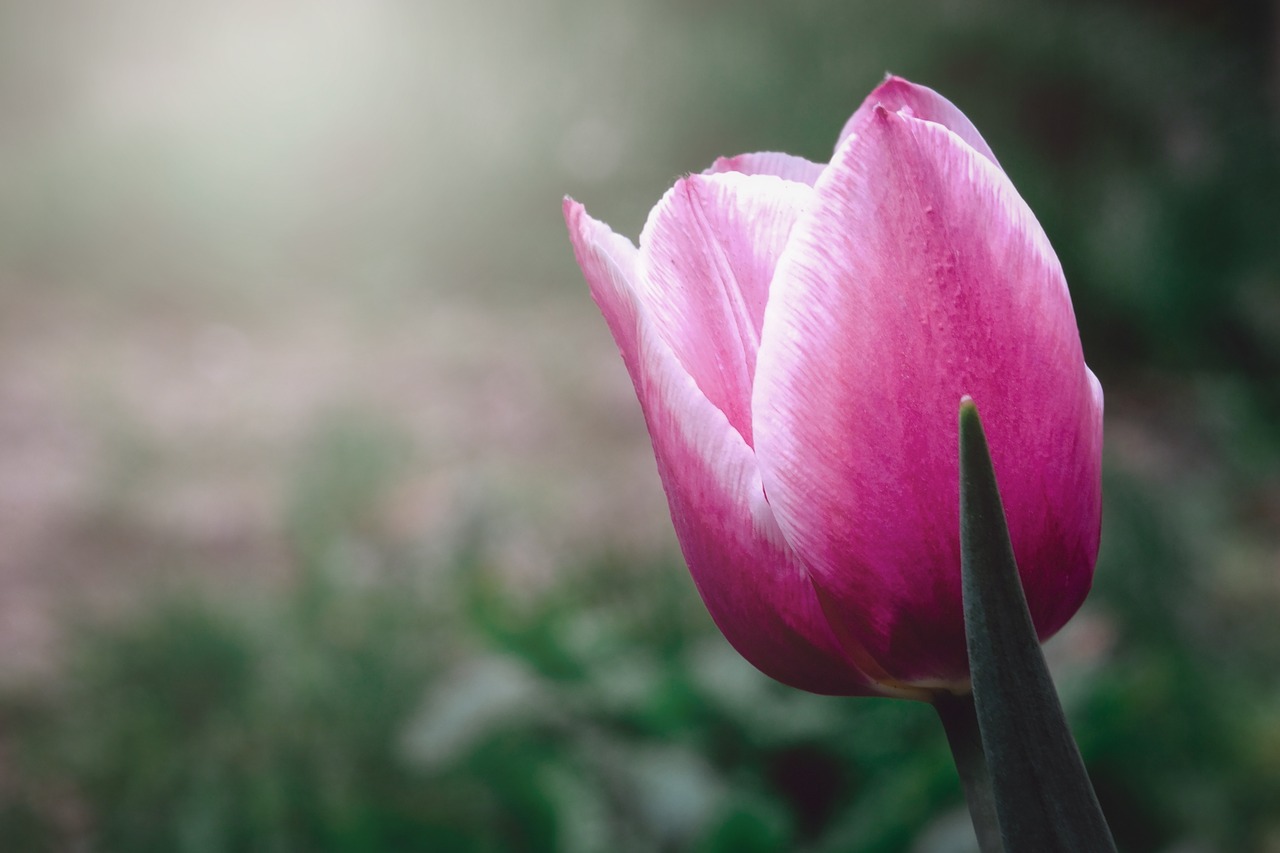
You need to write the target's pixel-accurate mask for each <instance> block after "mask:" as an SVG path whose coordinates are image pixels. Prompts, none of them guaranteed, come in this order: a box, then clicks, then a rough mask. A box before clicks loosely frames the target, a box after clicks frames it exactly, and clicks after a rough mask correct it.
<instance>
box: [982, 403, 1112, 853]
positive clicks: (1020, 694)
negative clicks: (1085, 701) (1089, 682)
mask: <svg viewBox="0 0 1280 853" xmlns="http://www.w3.org/2000/svg"><path fill="white" fill-rule="evenodd" d="M960 566H961V589H962V592H963V598H964V620H965V637H966V640H967V644H968V650H969V668H970V672H971V674H972V682H973V698H974V705H975V706H976V709H977V714H978V727H979V729H980V731H981V735H982V746H983V751H984V752H985V753H986V756H987V763H988V766H989V767H990V772H991V779H992V787H993V789H994V792H995V800H996V811H997V814H998V816H999V820H1000V830H1001V835H1002V836H1003V837H1004V843H1005V849H1007V850H1009V851H1024V850H1025V851H1031V850H1034V851H1044V853H1057V851H1061V853H1067V852H1068V851H1078V850H1090V851H1114V850H1115V842H1114V841H1113V840H1112V838H1111V831H1110V829H1109V828H1108V827H1107V823H1106V820H1105V818H1104V817H1103V815H1102V810H1101V808H1100V807H1099V806H1098V800H1097V797H1096V796H1095V794H1094V791H1093V785H1092V784H1091V783H1090V781H1089V777H1088V774H1087V773H1086V772H1085V768H1084V762H1083V761H1082V760H1081V758H1080V752H1079V749H1078V748H1077V747H1076V743H1075V740H1074V739H1073V738H1072V736H1071V731H1070V729H1069V728H1068V726H1067V721H1066V718H1065V716H1064V715H1063V712H1062V705H1061V704H1060V703H1059V701H1058V695H1057V693H1056V691H1055V690H1054V687H1053V681H1052V679H1051V678H1050V676H1049V670H1048V667H1047V666H1046V665H1045V660H1044V653H1043V652H1042V651H1041V649H1040V641H1039V639H1038V638H1037V636H1036V631H1035V626H1034V625H1033V624H1032V621H1031V614H1030V612H1029V611H1028V610H1027V602H1026V598H1025V596H1024V595H1023V591H1022V583H1021V580H1020V578H1019V575H1018V566H1017V563H1016V562H1015V560H1014V556H1013V547H1012V546H1011V544H1010V542H1009V530H1008V527H1007V525H1006V522H1005V516H1004V507H1003V504H1002V502H1001V500H1000V492H999V489H998V487H997V484H996V476H995V470H994V469H993V467H992V464H991V455H990V452H989V450H988V447H987V440H986V436H985V435H984V433H983V430H982V421H981V419H980V418H979V417H978V407H977V405H976V404H975V403H974V402H973V400H971V399H969V398H968V397H966V398H965V399H964V400H962V401H961V403H960Z"/></svg>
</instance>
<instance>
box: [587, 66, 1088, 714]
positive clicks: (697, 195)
mask: <svg viewBox="0 0 1280 853" xmlns="http://www.w3.org/2000/svg"><path fill="white" fill-rule="evenodd" d="M564 214H565V219H566V221H567V222H568V226H569V233H570V236H571V238H572V240H573V246H574V252H575V254H576V256H577V260H578V264H579V265H580V266H581V267H582V271H583V273H584V275H585V276H586V279H587V282H588V283H589V284H590V287H591V293H592V296H593V297H594V298H595V300H596V302H597V304H598V305H599V306H600V310H601V311H602V312H603V314H604V317H605V320H606V321H607V322H608V324H609V328H610V330H611V331H612V332H613V336H614V338H615V339H616V341H617V343H618V347H619V349H620V350H621V352H622V358H623V361H624V362H625V363H626V367H627V370H628V371H629V372H630V374H631V379H632V382H633V383H634V384H635V388H636V393H637V395H638V396H639V398H640V405H641V408H642V409H643V410H644V416H645V420H646V422H647V424H648V427H649V435H650V437H651V438H652V440H653V449H654V453H655V455H656V457H657V461H658V472H659V474H660V475H661V478H662V483H663V486H664V487H665V489H666V493H667V499H668V501H669V503H670V506H671V516H672V520H673V521H674V523H675V529H676V535H677V537H678V538H679V540H680V544H681V547H682V550H683V552H684V556H685V559H686V561H687V562H688V564H689V569H690V571H691V573H692V575H693V579H694V582H695V583H696V584H697V587H698V590H699V592H700V593H701V595H702V598H703V600H704V601H705V603H706V605H707V609H708V610H709V611H710V613H711V616H712V618H713V619H714V620H715V622H716V624H717V625H718V626H719V627H720V630H721V631H722V632H723V633H724V635H725V637H727V638H728V640H729V642H730V643H732V644H733V646H734V647H735V648H736V649H737V650H738V651H739V652H740V653H741V654H742V655H743V656H744V657H745V658H746V659H747V660H749V661H751V662H752V663H753V664H755V666H757V667H758V668H759V669H760V670H762V671H763V672H765V673H766V674H768V675H770V676H772V677H774V678H776V679H778V680H779V681H782V682H785V683H787V684H790V685H793V686H795V687H799V688H803V689H805V690H810V691H813V692H816V693H830V694H885V695H896V696H909V697H914V698H922V699H927V698H929V697H930V696H931V695H932V694H933V693H934V692H935V691H952V692H963V691H965V690H966V689H967V688H968V678H969V673H968V662H967V660H966V656H965V635H964V623H963V615H962V609H961V600H960V557H959V533H958V529H959V521H958V518H959V510H958V480H957V477H958V473H957V468H958V462H957V449H956V448H957V425H956V412H957V408H958V406H959V403H960V400H961V398H962V397H963V396H964V395H966V394H968V395H969V396H971V397H973V399H974V400H975V401H976V402H977V404H978V407H979V409H980V411H981V412H982V416H983V422H984V425H985V427H986V432H987V436H988V440H989V442H990V447H991V454H992V459H993V462H994V466H995V471H996V475H997V478H998V481H999V485H1000V490H1001V493H1002V496H1003V498H1004V503H1005V508H1006V515H1007V519H1008V525H1009V532H1010V536H1011V539H1012V542H1013V548H1014V553H1015V555H1016V557H1017V560H1018V564H1019V566H1020V567H1021V568H1020V571H1021V575H1022V582H1023V586H1024V588H1025V592H1026V597H1027V601H1028V604H1029V607H1030V610H1031V614H1032V618H1033V620H1034V622H1035V625H1036V629H1037V632H1038V634H1039V636H1040V638H1041V639H1042V640H1043V639H1045V638H1047V637H1049V636H1050V635H1052V634H1053V633H1054V632H1056V631H1057V630H1058V629H1059V628H1061V627H1062V625H1063V624H1064V623H1065V622H1066V621H1067V620H1068V619H1069V618H1070V617H1071V616H1072V614H1074V613H1075V611H1076V610H1077V609H1078V608H1079V607H1080V604H1081V602H1082V601H1083V600H1084V598H1085V595H1086V594H1087V593H1088V590H1089V586H1090V583H1091V581H1092V576H1093V565H1094V561H1095V558H1096V556H1097V551H1098V538H1099V519H1100V505H1101V480H1100V474H1101V472H1100V467H1101V448H1102V389H1101V387H1100V386H1099V384H1098V381H1097V379H1096V378H1095V377H1094V376H1093V374H1092V373H1091V372H1090V371H1089V369H1088V367H1087V366H1086V365H1085V363H1084V357H1083V355H1082V353H1081V348H1080V338H1079V333H1078V332H1077V329H1076V323H1075V316H1074V313H1073V312H1072V308H1071V299H1070V296H1069V295H1068V293H1067V285H1066V281H1065V279H1064V278H1063V274H1062V268H1061V266H1060V265H1059V263H1058V260H1057V257H1056V256H1055V255H1054V252H1053V249H1052V248H1051V247H1050V246H1049V241H1048V240H1047V239H1046V237H1045V235H1044V232H1043V231H1042V230H1041V228H1040V225H1039V224H1038V223H1037V222H1036V219H1035V217H1034V216H1033V215H1032V213H1031V211H1030V209H1028V207H1027V205H1026V203H1025V202H1023V200H1022V198H1021V197H1020V196H1019V195H1018V193H1017V191H1016V190H1015V189H1014V187H1013V184H1012V183H1010V181H1009V178H1008V176H1006V175H1005V173H1004V171H1003V170H1002V169H1001V168H1000V165H999V163H997V162H996V158H995V155H994V154H992V153H991V149H990V148H988V147H987V144H986V143H985V142H984V141H983V140H982V137H981V136H980V135H979V134H978V131H977V130H976V129H975V128H974V126H973V125H972V124H971V123H970V122H969V120H968V119H967V118H965V116H964V115H963V114H962V113H961V112H960V111H959V110H958V109H956V107H955V106H953V105H952V104H951V103H950V102H948V101H947V100H945V99H944V98H942V97H941V96H940V95H938V94H937V93H935V92H933V91H932V90H930V89H926V88H923V87H921V86H916V85H914V84H912V83H909V82H907V81H906V80H902V79H900V78H895V77H891V78H889V79H887V80H886V81H885V82H884V83H882V84H881V85H880V86H879V87H878V88H877V89H876V90H875V91H874V92H872V93H871V95H870V96H868V98H867V99H866V101H864V102H863V104H862V106H861V107H859V108H858V111H857V112H856V113H854V115H853V117H852V118H851V119H850V120H849V122H848V124H846V125H845V128H844V131H843V132H842V133H841V134H840V140H839V142H838V143H837V145H836V150H835V155H834V157H833V158H832V160H831V162H830V163H829V164H827V165H822V164H818V163H812V162H809V161H808V160H804V159H802V158H800V157H793V156H789V155H786V154H774V153H766V154H744V155H741V156H738V157H732V158H727V159H726V158H721V159H720V160H717V161H716V163H715V164H714V165H713V166H712V167H711V168H710V169H709V170H708V171H707V172H704V173H703V174H700V175H691V176H689V177H686V178H683V179H681V180H679V181H677V182H676V185H675V186H674V187H672V188H671V189H670V190H669V191H668V192H667V194H666V195H665V196H664V197H663V198H662V200H661V201H660V202H659V203H658V205H657V207H655V208H654V209H653V211H652V212H651V213H650V214H649V220H648V222H647V223H646V225H645V227H644V231H643V232H642V233H641V235H640V245H639V248H637V247H636V246H635V245H633V244H632V243H631V241H630V240H628V239H627V238H625V237H621V236H619V235H617V234H615V233H613V231H612V230H611V229H610V228H609V227H608V226H607V225H605V224H603V223H601V222H599V221H597V220H595V219H592V218H591V217H590V216H588V215H587V213H586V211H585V210H584V209H583V207H582V205H580V204H578V203H577V202H575V201H573V200H572V199H566V200H565V203H564Z"/></svg>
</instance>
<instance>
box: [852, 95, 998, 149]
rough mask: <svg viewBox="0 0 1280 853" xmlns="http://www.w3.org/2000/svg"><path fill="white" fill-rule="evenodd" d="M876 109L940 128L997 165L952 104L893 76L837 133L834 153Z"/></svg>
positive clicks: (867, 99) (863, 103) (968, 122)
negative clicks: (837, 139)
mask: <svg viewBox="0 0 1280 853" xmlns="http://www.w3.org/2000/svg"><path fill="white" fill-rule="evenodd" d="M877 105H878V106H882V107H884V108H885V109H886V110H888V111H889V112H894V113H897V112H900V113H902V114H903V115H908V116H911V117H912V118H918V119H921V120H923V121H931V122H933V123H934V124H940V125H942V126H943V127H945V128H946V129H947V130H949V131H951V132H952V133H954V134H955V135H956V136H959V137H960V138H961V139H963V140H964V141H965V142H967V143H968V144H969V147H970V148H972V149H973V150H974V151H977V152H978V153H979V154H981V155H982V156H984V157H986V158H987V159H988V160H990V161H991V162H992V163H995V164H996V165H997V166H999V165H1000V163H999V162H998V161H997V160H996V155H995V154H993V153H991V148H990V147H989V146H988V145H987V143H986V140H984V139H983V138H982V134H980V133H978V129H977V128H976V127H974V126H973V122H971V121H969V119H968V117H967V116H966V115H965V114H964V113H962V112H960V110H958V109H956V105H955V104H953V103H951V102H950V101H948V100H947V99H946V98H944V97H942V96H941V95H939V94H938V93H937V92H935V91H933V90H932V89H930V88H928V87H926V86H918V85H916V84H915V83H912V82H910V81H908V80H903V79H902V78H901V77H893V76H890V77H886V78H885V81H884V82H883V83H881V84H880V85H879V86H877V87H876V88H875V89H874V90H873V91H872V92H871V94H870V95H867V98H866V100H865V101H863V102H862V106H860V107H858V111H857V112H855V113H854V114H853V117H852V118H850V119H849V121H848V122H847V123H846V124H845V126H844V129H843V130H841V131H840V139H839V141H838V142H837V143H836V148H837V149H839V148H840V146H841V145H843V144H844V141H845V140H846V139H848V138H849V136H850V135H851V134H853V133H854V132H855V131H856V130H857V128H858V125H859V124H861V123H862V122H864V121H866V120H867V118H868V117H869V116H870V114H871V111H872V110H874V109H875V107H876V106H877Z"/></svg>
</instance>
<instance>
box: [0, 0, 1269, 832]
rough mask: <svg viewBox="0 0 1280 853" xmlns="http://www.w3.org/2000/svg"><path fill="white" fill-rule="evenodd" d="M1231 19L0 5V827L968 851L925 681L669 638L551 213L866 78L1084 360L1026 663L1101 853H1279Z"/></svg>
mask: <svg viewBox="0 0 1280 853" xmlns="http://www.w3.org/2000/svg"><path fill="white" fill-rule="evenodd" d="M1278 9H1280V7H1278V6H1277V5H1276V4H1274V3H1271V4H1268V3H1263V2H1245V1H1244V0H1237V2H1221V3H1216V2H1210V0H1170V2H1155V0H1127V2H1116V3H1106V4H1103V3H1093V2H1067V0H1038V2H972V3H966V2H961V0H936V1H935V2H925V0H901V2H896V3H879V2H837V1H836V0H825V2H824V1H823V0H796V2H791V3H783V2H774V3H768V2H763V0H745V2H736V3H730V2H727V0H702V2H696V3H695V2H679V0H650V2H646V0H475V2H471V3H467V4H463V3H443V2H431V0H423V2H417V3H414V2H409V0H367V2H357V0H335V2H320V3H315V2H303V1H302V0H255V1H253V2H251V0H230V1H229V2H224V3H216V4H215V3H206V4H195V3H184V2H178V3H172V2H162V0H121V2H115V3H111V4H97V3H91V2H88V0H65V2H60V3H45V4H41V3H35V2H26V3H23V2H13V0H5V2H2V3H0V848H2V849H4V850H15V851H28V850H30V851H39V850H57V851H62V850H92V851H192V852H193V853H196V851H199V852H200V853H203V851H240V850H255V851H256V850H263V851H382V850H404V851H409V850H414V851H416V850H430V851H565V853H577V852H578V851H582V853H590V851H603V850H613V851H699V853H712V851H784V850H787V851H789V850H800V851H867V852H868V853H870V851H912V853H949V851H956V853H959V851H964V850H968V849H971V843H972V842H971V836H970V835H969V830H968V828H967V816H966V814H965V812H964V810H963V805H962V803H961V798H960V791H959V786H958V783H957V781H956V778H955V775H954V770H953V769H952V768H951V766H950V763H949V758H948V756H947V752H946V747H945V744H944V742H943V739H942V736H941V732H940V730H939V727H938V726H937V725H936V723H935V721H934V720H933V719H932V716H931V711H930V710H929V709H928V708H926V707H924V706H919V705H916V704H912V703H905V702H895V701H889V700H840V699H830V698H820V697H814V696H809V695H805V694H800V693H797V692H795V691H790V690H787V689H785V688H782V687H780V686H778V685H776V684H773V683H771V682H769V681H768V680H767V679H765V678H764V677H763V676H761V675H758V674H757V673H756V672H755V671H754V670H753V669H751V668H750V667H749V666H748V665H747V664H745V663H743V662H742V661H741V660H740V659H738V658H737V656H736V655H735V654H734V653H733V652H732V651H731V650H730V649H729V648H728V647H727V645H726V644H725V642H724V641H723V640H722V639H721V638H720V636H719V635H718V634H717V633H716V632H715V630H714V628H713V627H712V626H711V625H710V622H709V620H708V618H707V617H706V615H705V612H704V611H703V610H702V607H701V604H700V603H699V601H698V600H697V596H696V593H695V592H694V590H693V587H692V584H691V583H690V582H689V580H688V577H687V574H686V572H685V570H684V569H683V567H682V565H681V563H680V561H679V557H678V551H677V549H676V546H675V542H674V539H673V536H672V534H671V531H670V522H669V520H668V519H667V517H666V508H665V503H664V500H663V498H662V494H661V489H660V486H659V484H658V479H657V476H656V471H655V469H654V464H653V461H652V458H651V455H650V451H649V448H648V443H647V437H646V435H645V433H644V428H643V423H642V420H641V417H640V413H639V408H638V406H637V405H636V403H635V399H634V396H633V393H632V391H631V388H630V384H629V382H628V380H627V378H626V375H625V372H624V370H623V368H622V364H621V362H620V360H619V359H618V357H617V354H616V350H615V348H614V345H613V343H612V341H611V340H610V338H609V335H608V332H607V331H606V329H605V325H604V323H603V322H602V321H601V320H600V318H599V316H598V314H597V312H596V310H595V307H594V306H593V305H592V303H591V300H590V299H589V297H588V295H587V292H586V288H585V285H584V284H583V282H582V279H581V275H580V273H579V272H578V270H577V268H576V267H575V265H574V263H573V260H572V254H571V251H570V249H569V245H568V241H567V238H566V235H565V233H564V227H563V223H562V221H561V219H560V211H559V205H560V199H561V197H562V196H563V195H564V194H565V193H569V194H572V195H573V196H574V197H576V198H578V199H580V200H582V201H584V202H585V203H586V204H587V205H588V207H589V208H590V210H591V211H592V213H593V214H594V215H596V216H597V217H600V218H603V219H605V220H606V221H608V222H610V223H611V224H613V225H614V226H615V227H616V228H617V229H618V230H620V231H621V232H623V233H627V234H631V235H633V236H634V235H635V234H637V233H638V232H639V229H640V226H641V224H642V223H643V221H644V217H645V215H646V213H647V211H648V209H649V207H650V206H651V205H652V204H653V203H654V202H655V201H656V199H657V198H658V197H659V196H660V195H661V194H662V193H663V192H664V191H665V190H666V188H667V187H668V186H669V185H670V183H671V181H672V180H673V178H674V177H675V176H676V175H678V174H680V173H682V172H690V171H698V170H700V169H702V168H703V167H705V166H706V165H707V164H709V163H710V162H711V160H712V159H713V158H714V157H715V156H717V155H721V154H733V153H738V152H742V151H751V150H783V151H790V152H793V153H799V154H804V155H806V156H808V157H810V158H813V159H817V160H825V159H826V158H827V157H828V155H829V152H830V147H831V145H832V144H833V142H834V139H835V136H836V134H837V132H838V131H839V129H840V127H841V126H842V124H843V122H844V121H845V119H846V118H847V116H848V114H849V113H850V112H851V111H852V110H853V108H854V107H856V106H857V105H858V103H859V102H860V101H861V99H862V98H863V97H864V95H865V94H866V93H867V92H868V91H869V90H870V89H871V88H872V87H873V86H874V85H875V84H876V83H877V82H878V81H879V79H880V78H881V76H882V75H883V74H884V73H885V72H886V71H893V72H895V73H899V74H902V75H904V76H907V77H909V78H911V79H913V80H915V81H917V82H920V83H924V84H926V85H929V86H932V87H934V88H936V89H938V90H939V91H941V92H942V93H944V94H945V95H946V96H948V97H949V98H950V99H951V100H953V101H954V102H955V103H956V104H957V105H959V106H960V107H961V108H962V109H963V110H965V111H966V112H967V113H968V115H969V116H970V117H971V118H972V119H973V120H974V122H975V123H976V124H977V125H978V127H979V128H981V130H982V132H983V134H984V136H985V137H986V139H987V140H988V142H989V143H990V144H991V146H992V148H993V149H994V150H995V151H996V153H997V155H998V156H999V157H1000V159H1001V162H1002V164H1003V165H1004V167H1005V168H1006V170H1007V171H1008V172H1009V174H1010V175H1011V177H1012V178H1013V181H1014V183H1015V184H1016V185H1017V186H1018V188H1019V189H1020V191H1021V192H1022V193H1023V195H1024V196H1025V197H1026V199H1027V200H1028V201H1029V203H1030V205H1031V207H1032V209H1033V210H1035V211H1036V213H1037V215H1038V216H1039V218H1040V220H1041V222H1042V224H1043V225H1044V227H1045V229H1046V231H1047V232H1048V234H1049V236H1050V239H1051V240H1052V242H1053V243H1054V245H1055V247H1056V248H1057V250H1058V253H1059V255H1060V257H1061V259H1062V262H1063V264H1064V266H1065V268H1066V271H1067V276H1068V279H1069V281H1070V283H1071V286H1072V292H1073V296H1074V299H1075V305H1076V310H1077V314H1078V318H1079V321H1080V326H1081V334H1082V336H1083V338H1084V342H1085V350H1086V354H1087V356H1088V358H1089V360H1090V363H1091V364H1092V366H1093V367H1094V369H1095V371H1096V372H1097V373H1098V375H1099V376H1100V378H1101V379H1102V382H1103V385H1104V386H1105V388H1106V390H1107V457H1106V462H1107V480H1106V519H1105V523H1104V536H1103V552H1102V556H1101V559H1100V562H1099V566H1098V574H1097V581H1096V584H1095V591H1094V594H1093V596H1092V597H1091V598H1090V601H1089V603H1088V604H1087V605H1086V608H1085V610H1084V611H1083V612H1082V613H1081V614H1080V615H1079V616H1078V617H1077V619H1076V620H1074V621H1073V622H1072V624H1071V625H1069V626H1068V628H1067V629H1066V630H1065V631H1064V632H1063V633H1062V634H1061V635H1060V636H1059V637H1057V638H1055V639H1054V640H1053V641H1052V642H1051V643H1050V645H1049V655H1050V658H1051V661H1052V664H1053V666H1054V668H1055V672H1056V675H1057V678H1058V683H1059V687H1060V690H1061V692H1062V694H1063V698H1064V702H1065V704H1066V706H1067V709H1068V713H1069V716H1070V717H1071V719H1072V721H1073V725H1074V726H1075V730H1076V733H1077V735H1078V737H1079V740H1080V743H1081V748H1082V750H1083V752H1084V754H1085V756H1086V759H1087V761H1088V762H1089V765H1090V768H1091V771H1092V773H1093V776H1094V779H1095V782H1096V785H1097V788H1098V792H1099V795H1100V798H1101V800H1102V802H1103V805H1104V808H1105V810H1106V811H1107V813H1108V815H1109V816H1110V819H1111V821H1112V826H1113V828H1114V831H1115V833H1116V836H1117V838H1118V840H1119V842H1120V845H1121V847H1122V849H1123V850H1125V851H1131V853H1147V851H1151V853H1156V851H1168V853H1174V851H1177V853H1199V852H1200V851H1227V852H1228V853H1235V851H1280V618H1277V614H1278V613H1280V22H1278V21H1277V11H1278Z"/></svg>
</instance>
